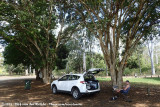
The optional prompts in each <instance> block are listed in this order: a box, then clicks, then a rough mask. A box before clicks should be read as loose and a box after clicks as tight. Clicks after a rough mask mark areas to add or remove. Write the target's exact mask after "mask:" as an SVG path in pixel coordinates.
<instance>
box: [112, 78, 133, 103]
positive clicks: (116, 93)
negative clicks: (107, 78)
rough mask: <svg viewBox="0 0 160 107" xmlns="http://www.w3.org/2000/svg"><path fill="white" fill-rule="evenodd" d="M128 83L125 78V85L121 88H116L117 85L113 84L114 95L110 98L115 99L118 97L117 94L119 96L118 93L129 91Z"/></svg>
mask: <svg viewBox="0 0 160 107" xmlns="http://www.w3.org/2000/svg"><path fill="white" fill-rule="evenodd" d="M130 87H131V86H130V83H129V81H128V80H127V81H126V86H125V87H124V88H123V89H120V90H119V89H117V88H118V87H117V86H114V91H113V92H114V93H113V94H114V97H113V98H112V100H116V99H117V98H118V96H119V94H118V93H122V94H128V92H129V90H130Z"/></svg>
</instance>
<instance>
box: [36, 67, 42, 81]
mask: <svg viewBox="0 0 160 107" xmlns="http://www.w3.org/2000/svg"><path fill="white" fill-rule="evenodd" d="M35 72H36V80H40V79H41V78H40V77H39V73H40V71H39V70H38V69H36V70H35Z"/></svg>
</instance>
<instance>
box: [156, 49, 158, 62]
mask: <svg viewBox="0 0 160 107" xmlns="http://www.w3.org/2000/svg"><path fill="white" fill-rule="evenodd" d="M155 50H156V52H155V55H156V64H157V65H158V54H157V49H155Z"/></svg>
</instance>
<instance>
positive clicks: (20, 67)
mask: <svg viewBox="0 0 160 107" xmlns="http://www.w3.org/2000/svg"><path fill="white" fill-rule="evenodd" d="M5 69H6V71H7V72H8V73H9V74H10V75H13V74H14V73H16V74H22V73H23V72H24V66H23V64H18V65H17V66H14V65H13V64H11V65H8V64H7V65H5Z"/></svg>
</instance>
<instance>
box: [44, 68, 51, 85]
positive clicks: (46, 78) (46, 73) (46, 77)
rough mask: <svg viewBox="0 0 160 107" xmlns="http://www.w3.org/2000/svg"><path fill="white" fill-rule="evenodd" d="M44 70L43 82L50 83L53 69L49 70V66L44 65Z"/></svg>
mask: <svg viewBox="0 0 160 107" xmlns="http://www.w3.org/2000/svg"><path fill="white" fill-rule="evenodd" d="M42 72H43V82H44V83H45V84H49V83H50V82H51V76H50V74H51V71H49V70H48V69H47V67H43V69H42Z"/></svg>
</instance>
